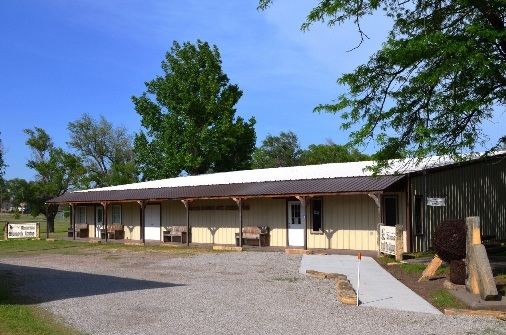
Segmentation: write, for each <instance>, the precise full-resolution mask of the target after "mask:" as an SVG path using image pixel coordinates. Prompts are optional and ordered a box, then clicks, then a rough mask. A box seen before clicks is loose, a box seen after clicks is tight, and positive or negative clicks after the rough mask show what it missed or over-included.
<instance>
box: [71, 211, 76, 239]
mask: <svg viewBox="0 0 506 335" xmlns="http://www.w3.org/2000/svg"><path fill="white" fill-rule="evenodd" d="M70 208H72V215H71V216H70V217H71V219H70V220H71V221H72V222H71V224H72V239H73V240H74V241H75V239H76V210H75V209H76V204H70Z"/></svg>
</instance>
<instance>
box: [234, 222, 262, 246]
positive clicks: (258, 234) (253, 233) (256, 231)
mask: <svg viewBox="0 0 506 335" xmlns="http://www.w3.org/2000/svg"><path fill="white" fill-rule="evenodd" d="M239 235H240V234H239V233H235V245H237V246H238V245H239V237H240V236H239ZM248 241H255V244H254V245H258V246H259V247H261V246H267V245H269V227H256V226H249V227H243V228H242V245H245V244H247V242H248ZM257 241H258V242H257Z"/></svg>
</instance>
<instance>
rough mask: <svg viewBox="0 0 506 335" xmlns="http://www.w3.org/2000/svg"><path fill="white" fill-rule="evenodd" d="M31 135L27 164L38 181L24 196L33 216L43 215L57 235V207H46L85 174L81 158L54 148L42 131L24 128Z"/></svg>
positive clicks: (52, 205) (40, 129)
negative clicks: (30, 156)
mask: <svg viewBox="0 0 506 335" xmlns="http://www.w3.org/2000/svg"><path fill="white" fill-rule="evenodd" d="M24 132H25V134H26V135H28V140H27V141H26V144H27V145H28V146H29V147H30V149H31V151H32V158H31V159H29V160H28V163H27V164H26V165H27V166H28V167H29V168H31V169H34V170H35V171H36V176H35V181H33V182H31V183H29V185H28V191H27V193H26V194H25V195H24V197H25V199H26V202H27V203H28V205H29V206H30V209H31V211H32V214H33V215H38V214H43V215H44V216H45V217H46V219H47V223H48V226H49V231H50V232H54V219H55V217H56V214H57V213H58V205H56V204H49V205H48V204H46V201H47V200H49V199H51V198H55V197H58V196H61V195H63V194H64V193H66V192H67V191H68V190H69V189H71V188H72V187H73V186H74V185H76V184H77V183H78V181H79V179H80V178H81V176H82V175H83V174H84V173H85V172H86V170H85V169H84V167H83V165H82V163H81V159H80V158H79V157H78V156H76V155H73V154H70V153H67V152H65V151H64V150H63V149H62V148H58V147H55V145H54V143H53V141H52V139H51V137H50V136H49V135H48V134H47V133H46V132H45V131H44V130H43V129H42V128H38V127H35V128H34V130H32V129H25V130H24Z"/></svg>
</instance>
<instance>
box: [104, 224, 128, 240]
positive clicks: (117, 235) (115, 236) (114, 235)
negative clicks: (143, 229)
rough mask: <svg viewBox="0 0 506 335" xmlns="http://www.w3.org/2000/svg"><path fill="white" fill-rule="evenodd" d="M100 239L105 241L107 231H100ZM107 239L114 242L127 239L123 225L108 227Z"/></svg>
mask: <svg viewBox="0 0 506 335" xmlns="http://www.w3.org/2000/svg"><path fill="white" fill-rule="evenodd" d="M100 238H102V239H105V229H104V228H102V229H100ZM107 238H108V239H112V240H121V239H124V238H125V231H124V230H123V225H121V224H119V223H114V224H109V225H107Z"/></svg>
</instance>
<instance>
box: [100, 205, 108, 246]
mask: <svg viewBox="0 0 506 335" xmlns="http://www.w3.org/2000/svg"><path fill="white" fill-rule="evenodd" d="M101 204H102V206H103V207H104V232H105V242H107V237H108V236H107V235H108V234H107V202H102V203H101ZM100 238H102V236H100Z"/></svg>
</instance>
